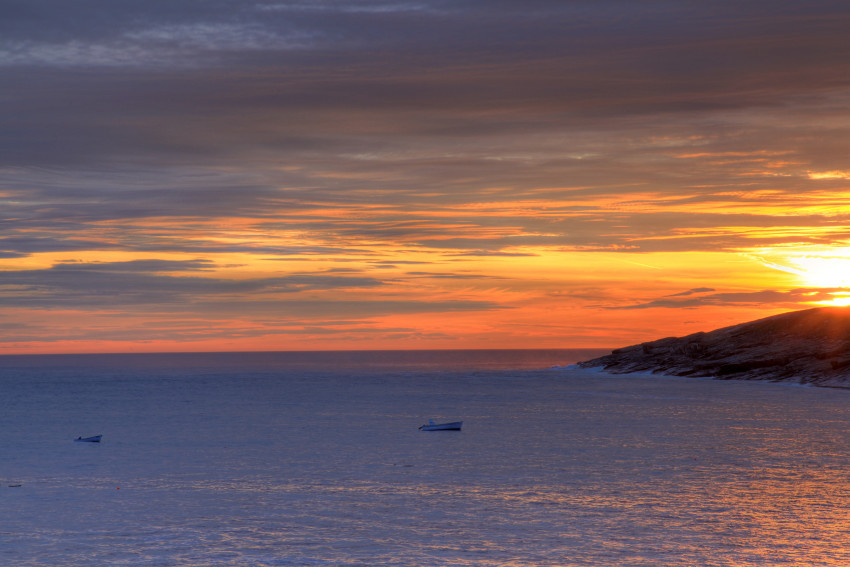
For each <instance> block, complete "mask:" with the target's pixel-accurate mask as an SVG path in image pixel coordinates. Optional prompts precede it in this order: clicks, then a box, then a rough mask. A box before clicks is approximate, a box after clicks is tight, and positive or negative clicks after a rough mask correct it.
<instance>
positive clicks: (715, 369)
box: [578, 307, 850, 388]
mask: <svg viewBox="0 0 850 567" xmlns="http://www.w3.org/2000/svg"><path fill="white" fill-rule="evenodd" d="M578 366H579V367H581V368H602V369H604V370H605V371H606V372H610V373H613V374H626V373H632V372H646V373H656V374H670V375H674V376H694V377H707V378H715V379H720V380H770V381H776V382H779V381H793V382H797V383H801V384H811V385H814V386H824V387H833V388H850V309H848V308H841V307H824V308H817V309H806V310H803V311H793V312H791V313H783V314H781V315H774V316H773V317H767V318H765V319H759V320H757V321H751V322H749V323H743V324H740V325H734V326H732V327H724V328H722V329H717V330H715V331H711V332H707V333H695V334H693V335H688V336H686V337H669V338H665V339H660V340H657V341H652V342H647V343H642V344H638V345H633V346H629V347H625V348H620V349H617V350H614V351H612V352H611V354H609V355H606V356H603V357H600V358H595V359H593V360H587V361H584V362H580V363H579V364H578Z"/></svg>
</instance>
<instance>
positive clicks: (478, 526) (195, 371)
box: [0, 350, 850, 567]
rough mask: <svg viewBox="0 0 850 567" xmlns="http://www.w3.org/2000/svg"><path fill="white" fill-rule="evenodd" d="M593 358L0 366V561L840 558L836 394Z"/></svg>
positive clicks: (682, 562)
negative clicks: (586, 366) (663, 373)
mask: <svg viewBox="0 0 850 567" xmlns="http://www.w3.org/2000/svg"><path fill="white" fill-rule="evenodd" d="M594 354H595V353H587V352H575V351H566V350H560V351H558V350H554V351H553V350H549V351H435V352H359V353H224V354H162V355H77V356H70V355H69V356H7V357H0V392H2V396H1V397H0V431H2V432H3V439H4V441H3V444H2V449H1V450H0V451H2V452H0V564H2V565H15V566H19V565H20V566H48V565H49V566H56V565H63V566H72V567H73V566H83V565H85V566H91V565H105V566H109V565H139V566H170V565H192V566H213V565H215V566H219V565H226V566H231V565H232V566H237V565H238V566H245V565H250V566H266V565H287V566H288V565H374V566H401V565H435V566H443V565H444V566H449V565H475V566H494V565H517V566H518V565H541V566H543V565H552V566H554V565H558V566H599V565H611V566H668V565H669V566H686V565H688V566H691V565H703V566H728V565H735V566H751V565H771V566H772V565H797V566H799V565H830V566H838V565H848V564H850V543H848V542H850V531H848V524H847V518H848V510H850V488H848V480H850V478H848V477H850V472H848V471H849V470H850V469H848V461H849V460H850V436H848V433H850V416H848V412H847V407H848V403H850V392H847V391H840V390H827V389H816V388H803V387H799V386H791V385H784V384H769V383H748V382H717V381H710V380H698V379H683V378H670V377H660V376H608V375H604V374H599V373H593V372H587V371H576V370H571V369H566V368H563V367H562V366H563V365H565V364H569V363H571V362H574V361H575V360H577V359H581V358H590V357H592V356H593V355H594ZM429 418H435V419H438V420H442V419H445V420H447V421H448V420H451V421H454V420H461V419H462V420H464V428H463V431H461V432H431V433H425V432H420V431H419V430H418V429H417V428H418V426H419V425H421V424H422V423H425V422H426V421H427V420H428V419H429ZM94 434H103V436H104V437H103V442H102V443H100V444H85V443H74V442H73V441H72V440H73V439H74V438H76V437H77V436H79V435H82V436H87V435H94ZM10 485H11V486H10ZM17 485H20V486H17Z"/></svg>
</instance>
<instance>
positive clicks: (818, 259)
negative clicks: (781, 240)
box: [760, 248, 850, 306]
mask: <svg viewBox="0 0 850 567" xmlns="http://www.w3.org/2000/svg"><path fill="white" fill-rule="evenodd" d="M781 256H782V257H781V259H777V260H775V261H767V260H765V259H764V257H761V258H760V260H761V262H762V264H764V265H765V266H767V267H769V268H773V269H775V270H781V271H783V272H787V273H789V274H794V275H795V276H797V278H798V280H799V282H800V285H801V286H803V287H807V288H813V289H812V295H813V296H819V297H820V298H823V297H824V294H826V295H827V296H829V297H830V298H829V299H820V300H813V301H812V302H811V303H815V304H819V305H835V306H848V305H850V248H839V249H831V250H829V251H824V250H819V251H817V252H815V251H813V250H807V251H806V253H798V254H796V255H795V254H788V253H784V254H781ZM774 257H776V256H774Z"/></svg>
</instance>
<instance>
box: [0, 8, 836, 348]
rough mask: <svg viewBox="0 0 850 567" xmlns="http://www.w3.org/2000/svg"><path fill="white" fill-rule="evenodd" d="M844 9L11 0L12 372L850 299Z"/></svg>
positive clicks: (468, 335) (747, 316)
mask: <svg viewBox="0 0 850 567" xmlns="http://www.w3.org/2000/svg"><path fill="white" fill-rule="evenodd" d="M848 29H850V4H848V3H847V2H843V1H821V0H814V1H809V2H799V1H795V2H790V1H786V0H771V1H770V2H767V1H762V0H752V1H746V2H741V1H740V0H736V1H734V2H732V1H728V2H727V1H723V0H711V1H700V0H696V1H686V0H685V1H683V0H676V1H669V2H668V1H654V0H642V1H639V2H638V1H633V0H632V1H609V0H593V1H586V0H560V1H544V0H523V1H518V0H515V1H501V0H487V1H465V0H452V1H450V2H449V1H438V0H423V1H405V0H398V1H380V0H339V1H318V0H317V1H286V0H283V1H278V0H261V1H255V0H205V1H201V0H145V1H144V2H139V1H129V0H77V1H75V2H67V1H66V0H5V1H4V2H3V3H2V4H0V102H2V104H0V354H17V353H75V352H157V351H213V350H226V351H242V350H334V349H445V348H585V347H600V348H616V347H620V346H625V345H630V344H635V343H638V342H642V341H647V340H654V339H657V338H661V337H665V336H681V335H685V334H689V333H693V332H697V331H708V330H712V329H715V328H719V327H723V326H727V325H732V324H737V323H741V322H745V321H749V320H752V319H756V318H760V317H766V316H769V315H773V314H777V313H781V312H786V311H791V310H795V309H805V308H809V307H816V306H819V305H842V304H848V303H850V288H849V287H848V286H850V112H849V111H848V109H849V108H850V34H848V33H847V30H848Z"/></svg>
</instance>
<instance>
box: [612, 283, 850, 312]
mask: <svg viewBox="0 0 850 567" xmlns="http://www.w3.org/2000/svg"><path fill="white" fill-rule="evenodd" d="M839 291H844V292H846V290H844V289H838V288H805V289H792V290H788V291H777V290H763V291H752V292H727V293H715V294H711V295H704V296H701V297H691V298H689V299H656V300H653V301H648V302H646V303H638V304H634V305H619V306H606V307H605V309H650V308H655V307H664V308H671V309H693V308H696V307H703V306H706V305H713V306H721V305H776V306H789V307H792V308H793V307H794V306H796V305H799V304H800V303H803V302H806V303H809V302H814V301H829V300H832V299H835V296H834V295H833V293H835V292H839ZM680 295H681V294H680ZM668 297H669V296H668Z"/></svg>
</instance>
